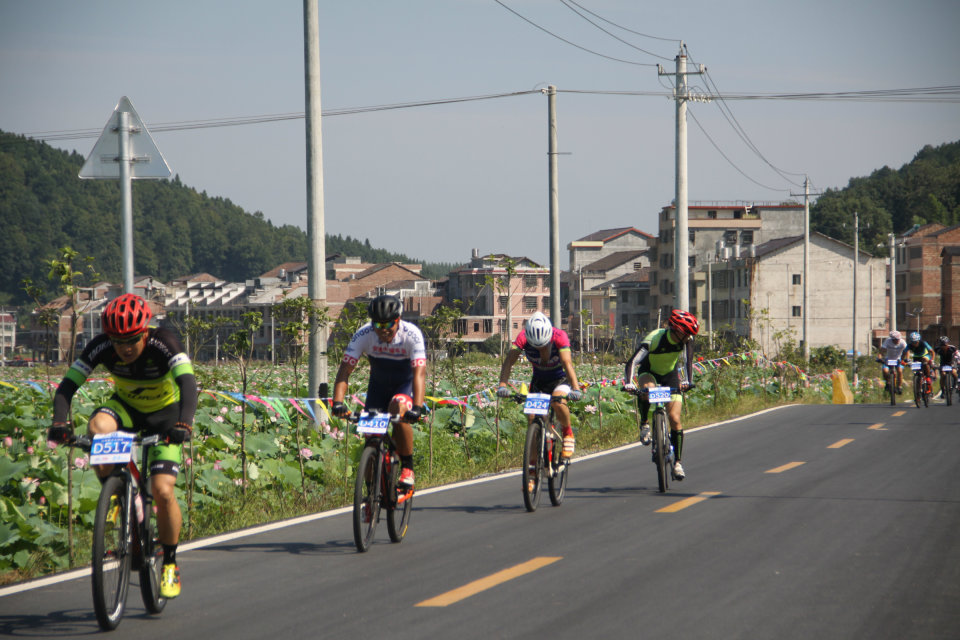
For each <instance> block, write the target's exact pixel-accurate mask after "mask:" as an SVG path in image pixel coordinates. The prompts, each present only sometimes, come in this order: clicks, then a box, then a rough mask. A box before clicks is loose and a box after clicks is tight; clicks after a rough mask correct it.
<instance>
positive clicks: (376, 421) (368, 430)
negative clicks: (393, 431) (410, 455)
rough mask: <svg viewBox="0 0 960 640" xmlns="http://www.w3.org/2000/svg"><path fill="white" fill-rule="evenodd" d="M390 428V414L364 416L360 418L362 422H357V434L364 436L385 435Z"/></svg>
mask: <svg viewBox="0 0 960 640" xmlns="http://www.w3.org/2000/svg"><path fill="white" fill-rule="evenodd" d="M389 427H390V415H389V414H380V413H378V414H373V415H370V414H367V413H365V414H363V415H361V416H360V420H358V421H357V433H362V434H364V435H370V436H375V435H383V434H384V433H386V432H387V429H388V428H389Z"/></svg>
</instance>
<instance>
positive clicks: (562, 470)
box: [547, 425, 570, 507]
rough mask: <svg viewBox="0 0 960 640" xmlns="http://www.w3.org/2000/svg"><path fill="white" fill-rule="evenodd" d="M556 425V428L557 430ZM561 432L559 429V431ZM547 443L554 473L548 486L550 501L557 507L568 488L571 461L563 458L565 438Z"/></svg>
mask: <svg viewBox="0 0 960 640" xmlns="http://www.w3.org/2000/svg"><path fill="white" fill-rule="evenodd" d="M556 426H557V425H554V430H556ZM557 433H559V431H557ZM547 445H548V446H549V447H550V451H551V453H550V465H551V467H552V468H553V474H552V475H550V477H549V481H548V482H547V486H548V488H549V489H550V502H551V504H553V506H555V507H559V506H560V505H561V504H562V503H563V494H564V493H565V492H566V490H567V474H568V473H569V472H570V463H569V462H564V460H563V438H551V439H550V440H549V442H548V443H547Z"/></svg>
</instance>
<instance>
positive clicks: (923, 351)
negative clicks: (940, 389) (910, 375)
mask: <svg viewBox="0 0 960 640" xmlns="http://www.w3.org/2000/svg"><path fill="white" fill-rule="evenodd" d="M933 356H934V353H933V347H931V346H930V345H929V344H928V343H927V342H926V341H925V340H924V339H923V338H922V337H921V336H920V332H919V331H911V332H910V335H909V336H907V348H906V350H905V351H904V352H903V356H902V362H903V363H904V364H906V363H907V362H909V360H907V358H908V357H912V358H913V361H914V362H919V363H921V365H922V366H921V371H922V372H923V377H924V378H925V379H926V381H927V384H928V385H931V386H932V385H933V380H932V378H931V375H932V371H931V365H932V364H933Z"/></svg>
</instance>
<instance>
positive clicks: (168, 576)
mask: <svg viewBox="0 0 960 640" xmlns="http://www.w3.org/2000/svg"><path fill="white" fill-rule="evenodd" d="M160 595H161V596H162V597H164V598H167V599H168V600H169V599H171V598H176V597H177V596H178V595H180V569H179V568H177V565H175V564H165V565H163V575H162V577H161V578H160Z"/></svg>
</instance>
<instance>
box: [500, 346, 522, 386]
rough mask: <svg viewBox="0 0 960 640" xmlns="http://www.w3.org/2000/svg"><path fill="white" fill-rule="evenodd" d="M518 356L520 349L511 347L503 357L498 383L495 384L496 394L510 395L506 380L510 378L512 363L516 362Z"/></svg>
mask: <svg viewBox="0 0 960 640" xmlns="http://www.w3.org/2000/svg"><path fill="white" fill-rule="evenodd" d="M518 358H520V350H519V349H516V348H513V347H511V349H510V350H509V351H507V355H506V357H504V359H503V364H502V365H501V366H500V384H499V385H498V386H497V395H498V396H500V397H501V398H506V397H509V396H510V389H508V388H507V381H508V380H510V371H511V370H512V369H513V365H515V364H516V363H517V359H518Z"/></svg>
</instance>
